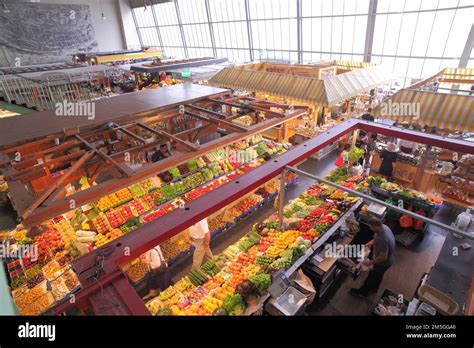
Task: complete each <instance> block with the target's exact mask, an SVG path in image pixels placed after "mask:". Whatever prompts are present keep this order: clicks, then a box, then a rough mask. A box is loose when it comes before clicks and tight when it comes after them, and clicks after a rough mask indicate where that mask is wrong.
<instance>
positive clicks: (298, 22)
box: [296, 0, 311, 64]
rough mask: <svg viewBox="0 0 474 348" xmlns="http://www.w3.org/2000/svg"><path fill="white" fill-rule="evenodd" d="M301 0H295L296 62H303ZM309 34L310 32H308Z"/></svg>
mask: <svg viewBox="0 0 474 348" xmlns="http://www.w3.org/2000/svg"><path fill="white" fill-rule="evenodd" d="M302 7H303V5H302V3H301V0H296V33H297V50H298V64H301V63H302V62H303V23H302V22H303V20H302V17H303V14H302ZM310 36H311V34H310Z"/></svg>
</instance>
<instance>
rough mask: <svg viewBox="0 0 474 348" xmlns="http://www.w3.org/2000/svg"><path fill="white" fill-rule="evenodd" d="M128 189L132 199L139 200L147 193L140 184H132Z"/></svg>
mask: <svg viewBox="0 0 474 348" xmlns="http://www.w3.org/2000/svg"><path fill="white" fill-rule="evenodd" d="M128 189H129V190H130V192H131V193H132V195H133V197H134V198H140V197H141V196H143V195H144V194H146V193H147V192H148V191H145V190H144V189H143V187H142V185H140V184H133V185H131V186H129V187H128Z"/></svg>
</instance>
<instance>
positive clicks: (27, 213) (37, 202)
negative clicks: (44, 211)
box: [20, 151, 94, 219]
mask: <svg viewBox="0 0 474 348" xmlns="http://www.w3.org/2000/svg"><path fill="white" fill-rule="evenodd" d="M93 155H94V152H93V151H91V152H87V153H85V154H84V155H83V156H82V157H81V158H79V160H78V161H77V162H75V163H74V164H73V165H72V166H71V168H70V169H69V170H68V171H67V173H65V174H63V175H62V176H61V177H59V178H58V179H57V180H56V181H55V182H54V183H53V184H52V185H51V186H49V187H48V188H47V189H45V190H44V191H43V192H41V194H40V195H39V196H38V198H37V199H36V200H35V201H34V202H33V203H32V204H31V205H30V206H29V207H28V208H26V209H25V211H23V212H22V213H21V215H20V216H21V218H22V219H25V218H27V217H28V216H30V215H31V213H33V211H34V210H35V209H36V208H38V207H39V206H40V205H41V204H42V203H43V202H44V201H45V200H46V199H47V198H48V197H49V195H51V194H52V193H53V192H54V191H55V190H56V189H57V188H58V187H60V186H62V185H63V184H65V183H66V180H67V179H68V178H69V177H70V176H71V175H72V174H73V173H74V172H76V170H78V169H79V168H80V167H81V166H82V165H83V164H84V163H85V162H86V161H87V160H88V159H90V158H91V157H92V156H93Z"/></svg>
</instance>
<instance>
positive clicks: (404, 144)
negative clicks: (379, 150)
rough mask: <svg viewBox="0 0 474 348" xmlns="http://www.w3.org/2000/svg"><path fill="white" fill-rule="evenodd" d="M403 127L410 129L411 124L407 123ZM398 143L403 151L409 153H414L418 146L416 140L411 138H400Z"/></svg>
mask: <svg viewBox="0 0 474 348" xmlns="http://www.w3.org/2000/svg"><path fill="white" fill-rule="evenodd" d="M403 128H405V129H409V128H410V125H409V124H406V125H405V126H404V127H403ZM397 145H398V147H399V148H400V151H401V152H403V153H407V154H409V155H411V154H413V152H414V151H415V150H416V148H417V147H418V146H417V144H416V143H415V142H413V141H410V140H405V139H398V142H397Z"/></svg>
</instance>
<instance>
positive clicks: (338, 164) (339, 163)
mask: <svg viewBox="0 0 474 348" xmlns="http://www.w3.org/2000/svg"><path fill="white" fill-rule="evenodd" d="M334 164H335V165H336V166H337V167H340V166H342V165H343V164H344V158H343V157H342V156H339V157H338V158H337V160H336V162H335V163H334Z"/></svg>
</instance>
